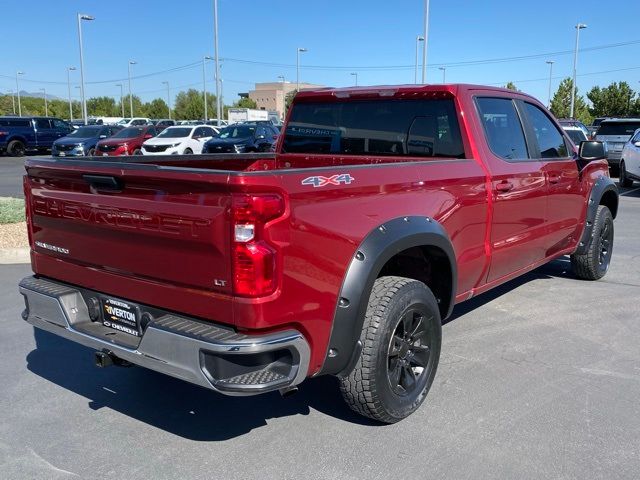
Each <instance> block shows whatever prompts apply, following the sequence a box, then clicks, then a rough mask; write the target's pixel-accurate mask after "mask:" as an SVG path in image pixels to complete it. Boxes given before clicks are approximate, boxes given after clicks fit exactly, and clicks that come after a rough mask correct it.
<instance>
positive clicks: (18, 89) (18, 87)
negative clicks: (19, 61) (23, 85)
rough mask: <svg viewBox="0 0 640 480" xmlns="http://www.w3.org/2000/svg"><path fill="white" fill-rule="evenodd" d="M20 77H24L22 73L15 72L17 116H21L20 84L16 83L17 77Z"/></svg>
mask: <svg viewBox="0 0 640 480" xmlns="http://www.w3.org/2000/svg"><path fill="white" fill-rule="evenodd" d="M20 75H24V72H20V71H17V72H16V92H17V94H18V116H19V117H21V116H22V104H21V103H20V83H19V82H18V77H19V76H20Z"/></svg>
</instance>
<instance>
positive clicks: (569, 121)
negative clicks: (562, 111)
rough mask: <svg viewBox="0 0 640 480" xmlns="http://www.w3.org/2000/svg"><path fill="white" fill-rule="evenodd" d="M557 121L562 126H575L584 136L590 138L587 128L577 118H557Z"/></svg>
mask: <svg viewBox="0 0 640 480" xmlns="http://www.w3.org/2000/svg"><path fill="white" fill-rule="evenodd" d="M558 123H559V124H560V126H561V127H562V128H564V127H577V128H579V129H580V130H582V132H583V133H584V136H585V137H586V138H588V139H590V138H591V133H590V132H589V128H588V127H587V126H586V125H585V124H584V123H582V122H581V121H579V120H573V119H571V118H559V119H558Z"/></svg>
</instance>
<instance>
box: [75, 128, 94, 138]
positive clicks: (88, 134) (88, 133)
mask: <svg viewBox="0 0 640 480" xmlns="http://www.w3.org/2000/svg"><path fill="white" fill-rule="evenodd" d="M101 130H102V128H101V127H80V128H79V129H77V130H74V131H73V132H71V133H70V134H69V135H68V136H69V137H78V138H92V137H97V136H98V135H100V131H101Z"/></svg>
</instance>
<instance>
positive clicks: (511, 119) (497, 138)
mask: <svg viewBox="0 0 640 480" xmlns="http://www.w3.org/2000/svg"><path fill="white" fill-rule="evenodd" d="M476 104H477V106H478V113H479V114H480V120H481V121H482V125H483V127H484V132H485V135H486V136H487V143H488V144H489V148H490V149H491V151H492V152H493V153H495V154H496V155H498V156H499V157H502V158H504V159H505V160H508V161H518V160H528V159H529V151H528V149H527V142H526V141H525V136H524V130H523V128H522V123H521V122H520V117H519V115H518V112H517V110H516V106H515V105H514V103H513V101H512V100H511V99H509V98H492V97H479V98H477V99H476Z"/></svg>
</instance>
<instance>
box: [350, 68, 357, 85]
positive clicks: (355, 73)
mask: <svg viewBox="0 0 640 480" xmlns="http://www.w3.org/2000/svg"><path fill="white" fill-rule="evenodd" d="M351 75H352V76H354V77H356V87H357V86H358V72H351Z"/></svg>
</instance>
